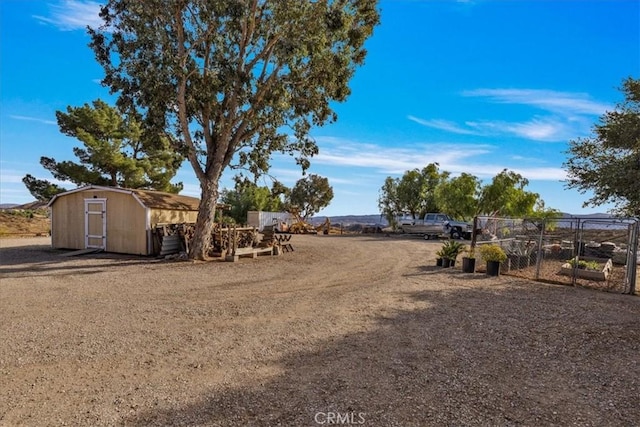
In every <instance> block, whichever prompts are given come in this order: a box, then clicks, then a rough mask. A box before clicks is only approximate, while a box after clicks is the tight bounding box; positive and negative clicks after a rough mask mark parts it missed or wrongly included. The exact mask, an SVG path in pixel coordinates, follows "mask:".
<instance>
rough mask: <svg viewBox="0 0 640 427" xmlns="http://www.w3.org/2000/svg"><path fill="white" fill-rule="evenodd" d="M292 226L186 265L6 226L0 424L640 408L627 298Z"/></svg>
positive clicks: (493, 417)
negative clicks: (219, 257) (472, 268)
mask: <svg viewBox="0 0 640 427" xmlns="http://www.w3.org/2000/svg"><path fill="white" fill-rule="evenodd" d="M26 243H29V244H34V245H32V246H25V244H26ZM293 244H294V246H295V249H296V250H295V252H293V253H286V254H284V255H282V256H280V257H275V258H266V257H265V258H259V259H257V260H251V259H243V260H241V262H239V263H219V262H216V263H196V264H192V263H188V262H183V263H176V262H165V261H155V260H152V259H144V258H136V257H127V256H115V255H107V254H100V255H94V256H92V257H86V258H66V257H60V256H59V251H55V250H52V249H49V248H48V247H47V246H46V240H45V239H23V240H21V241H19V242H16V241H14V240H1V241H0V255H1V257H0V259H1V260H2V265H1V268H0V279H1V280H0V294H1V298H0V325H2V326H1V328H0V342H2V343H3V345H2V346H1V347H0V382H1V383H2V386H3V393H2V394H0V425H38V426H46V425H56V426H58V425H65V424H66V425H79V426H82V425H86V426H96V425H131V426H146V425H211V426H236V425H260V426H262V425H264V426H267V425H287V426H289V425H307V426H313V425H319V424H317V423H316V420H320V421H323V420H326V418H322V416H321V417H320V418H316V414H318V413H320V412H322V413H327V412H334V413H336V412H337V413H340V414H355V417H356V418H354V419H355V420H356V421H360V420H361V418H360V415H361V416H362V419H363V420H364V424H362V425H366V426H380V425H385V426H394V425H395V426H411V425H413V426H428V425H482V426H484V425H507V426H510V425H580V426H589V425H593V426H620V425H629V426H631V425H638V424H639V423H640V408H638V406H637V404H636V400H637V399H636V398H635V396H637V395H638V394H639V392H640V380H639V378H640V366H639V363H638V350H639V349H640V332H639V329H638V327H637V321H638V318H639V316H640V301H639V300H638V299H637V297H631V296H625V295H616V294H609V293H603V292H596V291H590V290H586V289H581V288H573V287H569V286H557V285H545V284H539V283H534V282H530V281H527V280H522V279H517V278H509V277H504V276H503V277H501V278H498V279H488V278H487V277H486V276H484V275H481V274H473V275H472V274H463V273H461V272H460V271H459V270H458V269H449V270H446V271H444V270H442V269H436V268H435V267H431V265H432V264H433V261H434V259H435V257H434V256H433V253H434V251H435V250H437V249H438V248H439V247H440V244H439V243H437V242H426V241H423V240H420V239H409V238H399V237H392V238H385V237H381V236H294V240H293Z"/></svg>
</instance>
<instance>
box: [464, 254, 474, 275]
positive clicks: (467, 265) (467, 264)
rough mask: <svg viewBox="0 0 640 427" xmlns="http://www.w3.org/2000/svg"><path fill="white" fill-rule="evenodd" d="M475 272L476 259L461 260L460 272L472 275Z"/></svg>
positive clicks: (465, 258)
mask: <svg viewBox="0 0 640 427" xmlns="http://www.w3.org/2000/svg"><path fill="white" fill-rule="evenodd" d="M475 271H476V259H475V258H467V257H463V258H462V272H463V273H474V272H475Z"/></svg>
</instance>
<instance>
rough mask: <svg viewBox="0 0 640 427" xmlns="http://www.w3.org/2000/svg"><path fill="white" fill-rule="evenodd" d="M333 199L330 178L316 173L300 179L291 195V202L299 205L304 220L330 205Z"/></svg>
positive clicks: (293, 204)
mask: <svg viewBox="0 0 640 427" xmlns="http://www.w3.org/2000/svg"><path fill="white" fill-rule="evenodd" d="M332 199H333V188H332V187H331V186H330V185H329V180H328V179H327V178H325V177H322V176H319V175H314V174H311V175H309V176H308V177H306V178H303V179H300V180H298V181H297V182H296V185H294V186H293V188H292V189H291V195H290V196H289V202H290V204H291V205H292V206H297V207H298V209H299V210H300V215H301V216H302V219H303V220H306V219H307V218H310V217H312V216H313V215H315V214H317V213H318V212H320V211H321V210H322V209H323V208H325V207H327V206H329V203H331V200H332Z"/></svg>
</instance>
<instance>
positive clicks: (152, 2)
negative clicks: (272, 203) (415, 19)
mask: <svg viewBox="0 0 640 427" xmlns="http://www.w3.org/2000/svg"><path fill="white" fill-rule="evenodd" d="M101 17H102V18H103V19H104V25H103V26H102V27H101V28H94V29H89V32H90V35H91V43H90V46H91V48H92V49H93V50H94V51H95V53H96V58H97V60H98V62H99V63H100V64H101V65H102V66H103V68H104V70H105V74H106V76H105V78H104V80H103V83H104V84H105V85H107V86H109V87H110V88H111V90H112V92H114V93H118V94H119V101H118V102H119V104H120V105H121V106H123V107H129V108H131V107H135V108H136V110H138V111H142V112H143V113H144V114H145V118H146V125H147V126H155V127H157V128H161V129H170V128H172V129H173V131H174V132H175V134H176V136H177V137H178V139H179V140H180V141H181V142H182V144H183V145H184V148H185V149H186V154H187V158H188V160H189V162H190V164H191V166H192V167H193V170H194V171H195V174H196V176H197V178H198V180H199V181H200V187H201V192H202V197H201V202H200V212H199V215H198V220H197V224H196V231H195V236H194V240H193V242H192V244H191V251H190V256H191V257H192V258H196V259H204V258H206V251H207V247H208V245H209V241H210V238H211V230H212V228H213V221H214V215H213V214H214V211H215V208H216V201H217V199H218V192H219V180H220V177H221V175H222V173H223V172H224V170H225V169H227V168H228V167H239V168H246V169H248V170H249V171H251V172H252V173H254V174H260V173H262V172H265V171H267V170H268V168H269V163H270V159H271V154H272V153H274V152H281V153H290V154H292V155H295V156H296V161H297V163H298V164H300V165H301V166H302V168H303V170H304V169H306V168H307V167H308V166H309V158H310V157H311V156H313V155H314V154H316V153H317V152H318V148H317V146H316V144H315V142H314V141H313V139H312V138H311V137H310V136H309V131H310V129H311V128H312V126H320V125H322V124H325V123H327V122H330V121H333V120H336V114H335V113H334V111H333V110H332V108H331V105H330V103H331V101H344V100H345V99H346V98H347V96H348V95H349V93H350V90H349V86H348V83H349V80H350V78H351V77H352V75H353V73H354V71H355V67H356V66H357V65H360V64H362V63H363V61H364V58H365V54H366V51H365V49H364V43H365V41H366V40H367V38H368V37H369V36H370V35H371V34H372V32H373V28H374V27H375V25H376V24H377V23H378V21H379V14H378V11H377V9H376V0H317V1H310V0H225V1H220V0H145V1H139V0H109V1H108V2H107V3H106V5H105V6H104V7H103V8H102V11H101Z"/></svg>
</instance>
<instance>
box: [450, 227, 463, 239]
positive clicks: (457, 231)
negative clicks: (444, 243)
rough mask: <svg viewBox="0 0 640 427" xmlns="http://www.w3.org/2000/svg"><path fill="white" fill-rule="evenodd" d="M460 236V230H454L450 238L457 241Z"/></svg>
mask: <svg viewBox="0 0 640 427" xmlns="http://www.w3.org/2000/svg"><path fill="white" fill-rule="evenodd" d="M460 237H462V236H461V234H460V230H458V229H457V228H454V229H452V230H451V238H452V239H459V238H460Z"/></svg>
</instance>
